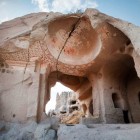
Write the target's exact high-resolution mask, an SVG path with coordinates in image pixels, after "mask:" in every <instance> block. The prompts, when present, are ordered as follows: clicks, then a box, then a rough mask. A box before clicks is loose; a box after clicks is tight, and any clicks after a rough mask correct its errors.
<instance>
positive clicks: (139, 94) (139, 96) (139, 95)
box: [138, 92, 140, 104]
mask: <svg viewBox="0 0 140 140" xmlns="http://www.w3.org/2000/svg"><path fill="white" fill-rule="evenodd" d="M138 99H139V104H140V92H139V93H138Z"/></svg>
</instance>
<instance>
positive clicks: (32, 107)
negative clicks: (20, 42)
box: [27, 61, 40, 121]
mask: <svg viewBox="0 0 140 140" xmlns="http://www.w3.org/2000/svg"><path fill="white" fill-rule="evenodd" d="M31 78H32V83H31V85H30V87H29V90H28V103H27V118H28V119H32V120H35V121H36V120H37V108H38V91H39V81H40V62H39V61H36V63H35V70H34V71H32V73H31Z"/></svg>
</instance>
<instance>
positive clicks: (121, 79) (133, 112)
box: [0, 9, 140, 137]
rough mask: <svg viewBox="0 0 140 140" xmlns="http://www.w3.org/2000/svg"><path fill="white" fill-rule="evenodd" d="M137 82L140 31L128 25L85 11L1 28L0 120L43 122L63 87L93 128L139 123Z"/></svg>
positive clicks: (45, 15)
mask: <svg viewBox="0 0 140 140" xmlns="http://www.w3.org/2000/svg"><path fill="white" fill-rule="evenodd" d="M15 25H16V26H15ZM139 78H140V27H138V26H135V25H133V24H131V23H128V22H126V21H122V20H120V19H116V18H113V17H110V16H108V15H105V14H103V13H100V12H99V11H97V10H95V9H87V10H86V11H85V12H84V13H81V14H79V13H78V14H68V15H62V14H60V13H52V12H51V13H36V14H30V15H26V16H23V17H20V18H16V19H14V20H11V21H8V22H5V23H2V24H0V112H1V113H0V120H5V121H9V122H23V123H24V122H27V121H28V120H30V119H31V120H35V121H37V122H39V121H41V120H43V119H45V117H44V112H45V109H44V108H45V105H46V103H47V102H48V100H49V96H50V89H51V87H52V86H53V85H55V83H56V82H61V83H62V84H64V85H65V86H67V87H69V88H71V89H72V90H73V91H74V92H75V94H76V98H77V100H78V101H79V103H80V106H81V108H82V110H83V112H84V115H85V117H86V118H93V119H94V120H93V122H94V121H95V122H99V123H101V122H103V123H138V122H140V111H139V109H140V86H139V80H140V79H139ZM21 110H22V111H21ZM85 122H86V121H85ZM15 129H16V128H15ZM9 133H10V132H9ZM50 133H51V132H50ZM9 135H10V134H9ZM28 137H32V134H31V135H30V134H29V135H28Z"/></svg>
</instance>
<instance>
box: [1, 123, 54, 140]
mask: <svg viewBox="0 0 140 140" xmlns="http://www.w3.org/2000/svg"><path fill="white" fill-rule="evenodd" d="M3 123H4V122H3ZM3 125H4V127H5V129H3V130H0V140H44V139H46V140H56V130H54V129H52V127H51V124H50V123H44V124H38V125H37V123H36V122H28V123H26V124H19V123H4V124H3Z"/></svg>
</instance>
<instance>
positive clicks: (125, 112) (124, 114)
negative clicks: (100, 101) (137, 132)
mask: <svg viewBox="0 0 140 140" xmlns="http://www.w3.org/2000/svg"><path fill="white" fill-rule="evenodd" d="M123 118H124V122H125V123H130V121H129V116H128V110H123Z"/></svg>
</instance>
